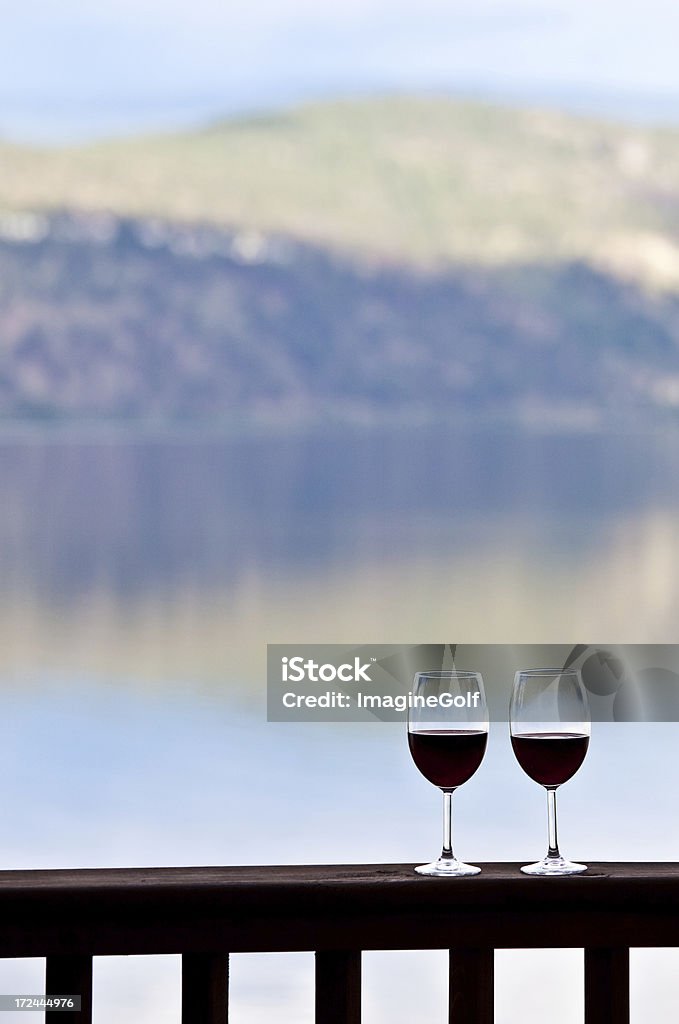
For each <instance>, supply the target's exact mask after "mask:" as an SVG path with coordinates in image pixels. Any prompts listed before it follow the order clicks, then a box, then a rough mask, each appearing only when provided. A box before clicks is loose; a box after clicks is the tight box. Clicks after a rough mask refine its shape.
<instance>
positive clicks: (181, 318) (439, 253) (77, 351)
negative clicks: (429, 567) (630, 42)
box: [0, 98, 679, 428]
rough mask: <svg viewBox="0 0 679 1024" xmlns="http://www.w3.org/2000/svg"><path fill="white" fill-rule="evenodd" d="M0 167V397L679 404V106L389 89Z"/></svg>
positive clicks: (645, 418)
mask: <svg viewBox="0 0 679 1024" xmlns="http://www.w3.org/2000/svg"><path fill="white" fill-rule="evenodd" d="M0 169H1V170H0V419H3V418H4V419H5V420H6V421H8V420H16V419H30V420H35V419H36V418H39V419H42V420H49V421H53V420H67V421H80V420H82V419H101V418H103V419H106V420H116V421H125V422H134V423H141V422H143V423H148V422H153V423H166V422H174V423H176V422H179V421H181V422H190V423H200V424H205V423H208V424H215V423H216V424H221V425H228V426H230V427H232V426H234V425H238V426H239V427H240V426H243V425H244V426H246V427H247V426H250V425H252V424H268V425H271V424H275V425H280V424H289V423H291V422H293V423H299V422H308V421H319V420H320V421H328V420H330V421H338V420H339V421H343V422H350V423H355V424H362V423H366V422H371V423H372V422H375V421H379V422H382V421H385V422H389V423H394V422H398V423H407V424H412V423H418V422H422V421H425V420H435V421H439V420H440V419H442V418H443V419H449V420H450V419H453V420H457V421H470V420H473V421H478V420H479V419H483V420H484V421H488V420H489V419H494V420H497V421H501V422H503V423H506V422H518V423H541V424H544V423H548V424H550V425H552V426H567V427H569V428H583V427H584V428H589V427H599V426H603V425H610V424H615V425H622V426H625V427H626V426H628V425H630V424H634V423H642V422H643V423H648V422H653V423H663V424H664V423H666V422H667V421H668V417H670V418H672V419H674V418H675V417H676V414H677V411H679V134H678V133H677V132H672V131H669V130H660V129H650V128H645V129H641V128H633V127H628V126H624V125H619V124H605V123H603V122H595V121H592V120H586V119H579V118H574V117H569V116H566V115H562V114H556V113H549V112H544V111H520V110H502V109H499V108H494V107H489V106H485V105H482V104H472V103H460V102H453V101H452V100H444V99H431V98H430V99H408V98H400V99H399V98H392V99H384V100H372V101H365V102H358V101H356V102H351V103H349V102H346V103H336V104H330V105H322V106H310V107H305V108H302V109H300V110H297V111H292V112H290V113H289V114H281V115H279V116H276V117H269V118H264V117H261V118H256V119H250V120H245V121H238V122H232V123H228V124H219V125H215V126H212V127H209V128H205V129H203V130H202V131H197V132H194V133H192V134H183V135H174V136H158V137H156V138H147V139H132V140H123V141H113V142H109V143H106V144H104V143H100V144H97V145H92V146H84V147H78V148H71V149H59V150H56V149H42V150H39V149H35V148H26V147H23V148H22V147H16V146H5V147H1V148H0Z"/></svg>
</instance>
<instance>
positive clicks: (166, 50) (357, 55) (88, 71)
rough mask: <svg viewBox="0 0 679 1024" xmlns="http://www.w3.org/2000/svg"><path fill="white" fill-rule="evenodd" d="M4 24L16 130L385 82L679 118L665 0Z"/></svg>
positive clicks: (105, 12) (289, 8)
mask: <svg viewBox="0 0 679 1024" xmlns="http://www.w3.org/2000/svg"><path fill="white" fill-rule="evenodd" d="M0 25H1V27H2V32H1V33H0V133H1V134H3V135H5V136H8V135H9V136H25V137H31V136H33V137H36V138H40V137H51V138H59V137H64V138H65V137H67V136H69V135H78V134H80V135H88V134H94V135H97V134H99V135H101V134H107V133H116V132H120V131H126V130H136V129H138V128H140V129H145V128H147V127H151V128H152V127H164V126H166V125H167V124H173V123H175V122H176V123H181V122H185V123H190V122H193V121H196V120H202V119H209V118H211V117H214V116H219V115H220V114H222V113H227V114H228V113H230V112H233V111H238V110H248V109H253V108H265V107H272V106H279V105H281V104H288V103H293V102H297V101H300V100H308V99H314V98H325V97H327V96H332V95H338V94H344V95H346V94H355V93H370V92H375V91H385V90H398V91H403V90H437V91H439V90H443V91H452V92H460V91H466V92H472V93H478V94H485V95H490V96H498V97H500V98H501V97H505V96H506V97H507V98H508V99H510V100H512V99H514V98H519V99H521V100H524V99H526V100H537V101H542V102H545V101H546V102H550V101H554V102H558V103H560V104H562V105H568V106H575V107H578V106H583V107H585V108H587V107H588V106H591V107H592V108H596V107H597V106H598V107H606V106H608V107H609V108H610V109H611V110H613V111H614V112H617V111H619V112H621V113H623V114H628V115H630V116H637V115H639V116H657V117H659V118H661V119H669V120H673V119H675V111H676V112H677V117H679V61H677V60H676V44H675V41H676V39H677V38H679V5H677V4H676V3H671V2H666V0H624V2H622V3H620V2H613V0H457V2H456V0H389V2H388V0H341V2H340V0H325V2H324V0H192V2H191V3H190V4H187V3H186V2H185V0H181V2H179V0H100V2H99V3H97V4H92V2H91V0H59V3H56V2H55V0H47V2H46V0H23V2H21V3H18V2H17V0H11V2H8V0H0Z"/></svg>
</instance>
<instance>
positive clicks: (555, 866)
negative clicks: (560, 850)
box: [521, 857, 587, 875]
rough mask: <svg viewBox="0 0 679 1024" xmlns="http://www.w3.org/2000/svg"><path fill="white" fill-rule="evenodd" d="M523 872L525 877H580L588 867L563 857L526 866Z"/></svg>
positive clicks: (546, 859)
mask: <svg viewBox="0 0 679 1024" xmlns="http://www.w3.org/2000/svg"><path fill="white" fill-rule="evenodd" d="M521 870H522V871H523V873H524V875H579V874H581V873H582V872H583V871H586V870H587V865H586V864H576V863H574V862H573V861H572V860H565V859H564V858H563V857H545V859H544V860H539V861H538V862H537V864H526V866H525V867H522V868H521Z"/></svg>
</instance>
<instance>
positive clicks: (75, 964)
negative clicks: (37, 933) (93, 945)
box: [45, 956, 92, 1024]
mask: <svg viewBox="0 0 679 1024" xmlns="http://www.w3.org/2000/svg"><path fill="white" fill-rule="evenodd" d="M45 995H48V996H80V1010H73V1011H69V1010H47V1011H46V1012H45V1024H91V1022H92V957H91V956H48V957H47V963H46V969H45Z"/></svg>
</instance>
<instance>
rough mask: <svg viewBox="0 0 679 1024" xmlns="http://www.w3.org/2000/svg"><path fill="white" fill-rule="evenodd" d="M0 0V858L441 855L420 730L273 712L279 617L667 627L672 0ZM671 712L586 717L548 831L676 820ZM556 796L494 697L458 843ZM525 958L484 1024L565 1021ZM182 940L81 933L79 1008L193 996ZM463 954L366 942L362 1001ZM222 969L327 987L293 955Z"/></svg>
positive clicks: (530, 823) (678, 385) (532, 824)
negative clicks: (591, 720) (85, 937)
mask: <svg viewBox="0 0 679 1024" xmlns="http://www.w3.org/2000/svg"><path fill="white" fill-rule="evenodd" d="M0 10H1V11H2V34H1V35H0V679H1V681H2V686H3V698H4V711H5V714H4V715H3V718H2V721H3V729H4V737H3V738H4V742H3V744H2V746H1V748H0V759H1V764H2V774H1V777H2V780H3V781H2V786H1V787H0V792H1V793H2V805H3V807H4V820H5V828H4V829H3V830H2V834H1V837H0V862H1V864H2V866H3V867H8V868H14V867H37V866H40V867H57V866H80V865H82V866H97V865H146V864H149V865H150V864H199V863H206V864H210V863H211V864H220V863H223V864H227V863H259V862H262V861H271V860H274V861H278V862H286V861H288V862H314V861H315V862H323V861H329V862H339V861H360V862H365V861H371V860H374V861H399V860H404V861H416V860H419V861H421V860H424V859H430V858H431V857H432V856H433V855H434V854H435V853H436V852H437V846H438V841H439V839H438V829H439V821H438V816H439V808H438V801H437V794H436V792H435V791H434V790H433V788H432V787H430V786H428V785H427V783H426V782H424V780H423V779H421V777H419V775H418V774H417V772H416V770H415V768H414V766H413V765H412V764H411V763H410V761H409V757H408V753H407V749H406V744H405V738H404V737H403V735H402V730H399V729H396V728H395V727H392V726H387V725H370V726H360V725H346V726H330V725H326V726H320V725H319V726H305V725H297V726H292V725H281V724H279V725H276V724H273V723H271V724H267V723H266V721H265V710H264V706H265V701H264V672H265V644H266V643H267V642H280V643H293V642H294V643H296V642H300V643H303V642H308V643H311V642H332V643H339V642H344V643H352V644H356V643H388V642H393V643H416V642H421V643H425V642H431V643H436V642H466V643H492V642H504V643H523V642H532V643H568V644H574V643H578V642H582V643H588V642H605V643H622V642H628V643H632V642H633V643H655V642H661V643H671V642H672V641H673V640H674V639H675V638H676V634H675V622H676V618H677V615H678V614H679V580H678V573H677V560H678V555H679V514H678V513H679V475H678V473H677V469H678V468H679V467H678V463H679V450H678V448H677V438H678V436H679V434H678V432H677V427H678V424H679V64H677V61H676V46H675V40H676V38H677V35H678V33H679V9H677V8H676V6H674V5H672V4H669V3H665V2H663V0H644V3H642V2H641V0H628V2H627V3H626V4H624V5H620V4H614V3H612V2H609V0H595V2H589V3H585V2H584V0H570V2H568V3H566V2H565V0H563V2H562V0H556V2H554V0H550V2H547V0H523V2H522V0H517V2H511V0H475V2H474V3H471V2H466V0H462V2H459V3H456V4H449V3H446V2H443V0H420V2H418V3H417V4H415V3H414V2H413V0H391V2H389V3H387V2H386V0H384V2H383V0H361V2H360V3H359V2H355V0H344V2H343V3H342V4H341V5H340V4H332V3H328V4H326V5H324V6H319V5H318V4H317V3H312V2H311V0H278V2H273V0H249V2H248V3H247V4H246V3H242V2H240V0H234V2H232V3H231V4H229V5H223V4H220V3H218V2H216V0H194V2H193V3H192V4H191V5H189V6H188V7H187V6H186V5H184V4H180V3H178V2H176V0H163V2H162V3H161V0H135V2H134V3H132V2H129V0H115V2H113V0H109V2H106V0H104V2H102V3H100V4H98V5H96V6H94V7H93V6H92V5H91V4H85V3H84V0H62V2H61V3H60V4H59V5H58V6H53V7H52V8H51V9H47V10H46V9H45V5H44V4H42V3H39V2H37V0H24V2H23V3H22V4H21V5H17V4H15V3H13V2H4V3H2V4H1V5H0ZM510 686H511V680H510V679H508V680H507V687H508V693H509V689H510ZM675 729H676V726H669V725H667V726H662V725H654V726H646V727H641V726H639V727H632V726H629V727H626V726H616V727H611V728H610V729H609V731H606V729H605V728H602V729H601V730H600V731H599V733H598V735H595V737H594V742H593V744H592V748H591V753H590V755H589V757H588V761H587V762H586V765H585V767H584V768H583V771H582V772H581V773H580V776H579V777H578V778H576V779H575V780H574V781H573V782H572V783H571V784H570V785H569V787H568V788H567V789H566V791H565V792H564V797H563V801H562V803H563V824H562V830H563V840H564V842H563V845H564V848H565V851H566V852H567V853H568V854H569V855H571V856H573V857H577V858H579V859H583V858H584V859H586V858H590V859H604V858H610V859H634V858H641V859H643V858H648V859H659V860H663V859H664V860H673V859H679V827H678V826H677V823H676V822H675V821H673V820H671V819H670V820H669V821H668V820H667V817H666V813H665V812H666V804H667V801H666V793H667V792H668V791H669V789H670V788H671V787H673V786H674V785H675V784H676V782H677V781H679V780H678V779H677V774H678V773H677V765H676V762H675V757H674V750H675V748H676V738H675V736H674V731H675ZM631 745H633V746H634V749H635V772H634V774H633V775H631V774H630V770H629V750H630V746H631ZM621 778H624V779H625V785H624V788H623V787H622V786H621V785H620V779H621ZM467 790H468V792H467ZM616 794H619V795H616ZM216 808H217V811H216V810H215V809H216ZM543 813H544V808H543V799H542V795H541V794H540V792H539V791H538V788H537V787H536V786H534V785H531V784H530V783H529V781H528V780H527V779H525V778H524V777H523V776H522V775H521V773H520V771H519V769H518V767H517V766H516V765H515V764H514V763H513V760H512V756H511V751H510V749H509V744H508V742H507V737H506V736H505V735H504V732H503V730H501V729H498V728H497V727H496V728H495V730H494V733H493V738H492V741H491V745H490V751H489V755H488V757H487V760H486V763H485V764H484V766H483V768H482V770H481V771H480V773H479V775H478V777H477V778H475V779H474V781H473V782H472V783H470V784H469V786H468V787H465V791H464V792H463V793H461V794H460V800H459V818H460V821H459V835H460V841H459V845H460V853H461V855H462V856H464V857H466V858H468V859H470V860H474V859H475V858H476V859H484V858H485V859H517V860H518V859H535V858H536V857H537V856H538V855H541V853H542V851H543V846H544V841H545V836H544V822H543ZM632 822H633V827H632ZM540 956H542V954H538V955H537V958H536V954H534V953H531V954H530V955H527V956H526V957H524V956H523V955H522V954H520V953H515V954H499V955H498V1020H499V1022H500V1024H513V1022H515V1021H519V1020H520V1021H521V1022H522V1024H523V1022H530V1021H536V1022H537V1021H541V1020H544V1019H545V1017H546V1015H547V1013H548V1012H549V1015H550V1020H551V1021H552V1022H553V1024H570V1022H575V1021H580V1020H581V1019H582V1008H581V1005H580V1002H581V1000H580V992H581V984H580V983H579V982H577V978H578V972H580V971H581V962H580V957H579V954H577V953H575V952H573V953H571V952H562V953H560V954H558V955H556V954H554V955H552V954H545V955H544V957H543V959H542V960H541V959H539V958H540ZM673 957H674V955H673V954H660V953H644V954H643V955H642V954H640V953H639V954H635V958H634V961H633V994H634V1000H635V1004H634V1005H635V1012H636V1014H637V1016H636V1018H635V1019H637V1020H644V1019H650V1018H649V1014H650V1015H651V1016H652V1019H653V1020H654V1021H655V1022H662V1021H671V1020H675V1019H676V1016H677V1007H678V1005H679V992H677V991H675V990H674V989H673V986H672V975H673V971H674V970H675V969H676V958H673ZM178 970H179V969H178V963H177V961H176V959H174V958H155V959H147V958H132V959H131V960H130V961H122V960H121V961H118V960H116V959H111V960H107V961H100V962H98V963H97V966H96V972H97V973H96V986H97V993H98V994H99V995H98V1006H97V1010H96V1013H97V1021H98V1024H114V1022H118V1021H120V1020H121V1019H123V1014H124V1015H125V1016H126V1017H131V1018H132V1019H134V1020H135V1021H137V1022H139V1024H152V1022H153V1024H155V1022H158V1024H161V1022H162V1024H165V1022H168V1024H170V1022H172V1024H175V1022H178V1020H179V996H178V992H179V973H178ZM396 975H398V981H397V982H396V981H395V980H394V978H395V976H396ZM538 977H539V981H538V980H537V978H538ZM41 983H42V965H41V964H40V963H39V962H37V961H35V962H33V961H29V962H25V963H19V962H15V963H5V964H3V965H0V987H1V988H2V990H3V991H7V992H18V991H26V992H32V991H39V990H40V986H41ZM444 989H445V979H444V973H443V960H442V959H441V958H440V957H438V955H437V954H431V955H426V956H424V955H417V956H415V955H413V954H397V955H394V954H390V955H389V956H382V955H380V954H371V955H367V956H366V994H365V1013H366V1021H367V1024H379V1022H382V1021H386V1020H390V1021H391V1020H402V1021H404V1022H405V1021H411V1020H414V1019H418V1018H421V1019H424V1017H425V1016H426V1017H427V1019H430V1020H433V1021H436V1020H441V1021H443V1020H444V1016H445V999H444ZM233 1003H234V1016H233V1019H234V1020H235V1021H236V1022H239V1021H242V1022H243V1024H246V1022H249V1021H254V1022H257V1021H264V1020H266V1021H269V1020H271V1019H272V1014H273V1013H274V1012H275V1014H276V1019H278V1020H281V1021H285V1022H304V1021H311V1019H312V994H311V974H310V958H305V957H295V956H291V957H268V958H267V957H259V958H249V957H243V958H239V959H238V960H237V961H236V963H235V965H234V970H233ZM649 1007H650V1009H649ZM9 1019H10V1018H9V1017H8V1021H9Z"/></svg>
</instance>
